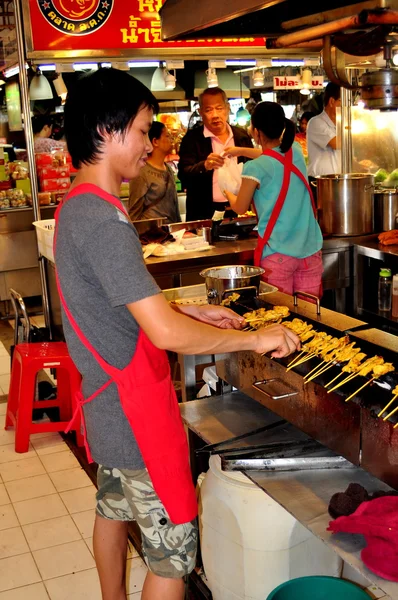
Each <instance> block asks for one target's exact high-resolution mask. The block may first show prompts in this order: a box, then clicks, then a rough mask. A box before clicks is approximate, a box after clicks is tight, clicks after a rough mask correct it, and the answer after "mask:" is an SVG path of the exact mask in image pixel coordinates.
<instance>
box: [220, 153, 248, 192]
mask: <svg viewBox="0 0 398 600" xmlns="http://www.w3.org/2000/svg"><path fill="white" fill-rule="evenodd" d="M242 168H243V163H239V164H238V163H237V162H236V160H234V159H233V158H229V157H227V158H226V159H225V161H224V165H223V166H222V167H220V168H219V169H218V170H217V174H218V185H219V187H220V190H221V191H222V193H223V194H224V192H231V194H235V195H237V193H238V192H239V189H240V186H241V183H242Z"/></svg>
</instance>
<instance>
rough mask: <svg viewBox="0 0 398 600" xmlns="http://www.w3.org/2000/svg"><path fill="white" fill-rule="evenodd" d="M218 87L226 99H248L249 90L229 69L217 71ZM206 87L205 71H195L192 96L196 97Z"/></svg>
mask: <svg viewBox="0 0 398 600" xmlns="http://www.w3.org/2000/svg"><path fill="white" fill-rule="evenodd" d="M217 77H218V85H219V87H220V88H222V89H223V90H224V92H225V93H226V95H227V98H250V90H249V89H248V88H247V87H246V85H245V84H244V83H243V81H241V78H240V76H239V75H235V73H234V72H233V71H232V70H230V69H217ZM207 87H208V84H207V78H206V73H205V71H196V73H195V89H194V95H195V97H198V96H199V94H201V93H202V92H204V90H205V89H206V88H207Z"/></svg>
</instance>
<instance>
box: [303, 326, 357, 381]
mask: <svg viewBox="0 0 398 600" xmlns="http://www.w3.org/2000/svg"><path fill="white" fill-rule="evenodd" d="M347 340H348V338H347V336H344V337H342V338H339V339H338V338H333V339H332V340H331V342H330V344H329V345H328V346H327V347H326V348H324V349H323V350H322V351H321V352H320V356H321V357H322V358H323V361H322V362H321V363H320V364H319V365H317V366H316V367H315V368H314V369H312V371H310V372H309V373H307V375H305V377H304V379H307V380H310V379H312V378H311V375H312V374H313V373H315V372H317V371H319V372H322V371H323V370H324V369H325V368H326V367H325V363H328V362H330V361H332V360H333V359H334V358H335V357H336V355H337V354H338V352H339V351H340V350H342V349H343V348H344V346H345V345H346V344H347ZM316 376H317V374H316V373H315V374H314V377H316Z"/></svg>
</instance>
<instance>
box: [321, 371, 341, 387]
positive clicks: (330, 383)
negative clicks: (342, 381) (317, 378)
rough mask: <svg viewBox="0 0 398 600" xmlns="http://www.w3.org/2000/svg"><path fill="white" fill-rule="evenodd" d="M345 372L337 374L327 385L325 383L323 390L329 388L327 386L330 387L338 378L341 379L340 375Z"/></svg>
mask: <svg viewBox="0 0 398 600" xmlns="http://www.w3.org/2000/svg"><path fill="white" fill-rule="evenodd" d="M344 373H345V371H342V372H341V373H339V374H338V375H336V377H333V379H332V381H329V383H327V384H326V385H325V388H327V387H329V385H332V383H333V382H334V381H336V379H338V378H339V377H341V376H342V375H344Z"/></svg>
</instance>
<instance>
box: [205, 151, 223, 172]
mask: <svg viewBox="0 0 398 600" xmlns="http://www.w3.org/2000/svg"><path fill="white" fill-rule="evenodd" d="M224 160H225V158H223V157H222V156H220V155H219V154H215V153H214V152H212V153H211V154H209V156H208V157H207V158H206V160H205V169H206V171H212V170H213V169H219V168H220V167H222V166H223V164H224Z"/></svg>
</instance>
